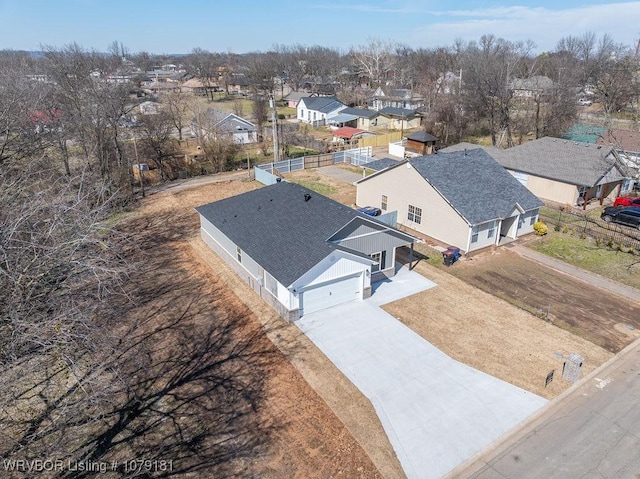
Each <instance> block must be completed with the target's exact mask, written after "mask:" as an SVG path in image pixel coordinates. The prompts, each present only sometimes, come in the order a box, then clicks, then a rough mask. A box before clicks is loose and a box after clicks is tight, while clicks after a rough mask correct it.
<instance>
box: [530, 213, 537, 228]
mask: <svg viewBox="0 0 640 479" xmlns="http://www.w3.org/2000/svg"><path fill="white" fill-rule="evenodd" d="M537 220H538V215H533V216H532V217H531V219H530V220H529V226H533V224H534V223H535V222H536V221H537Z"/></svg>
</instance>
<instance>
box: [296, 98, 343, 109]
mask: <svg viewBox="0 0 640 479" xmlns="http://www.w3.org/2000/svg"><path fill="white" fill-rule="evenodd" d="M300 101H302V102H304V105H305V106H306V107H307V108H308V109H309V110H315V111H319V112H322V113H330V112H332V111H334V110H337V109H338V108H340V107H343V106H346V105H345V104H344V103H341V102H340V101H338V100H337V99H336V98H335V97H332V96H310V97H306V98H301V99H300Z"/></svg>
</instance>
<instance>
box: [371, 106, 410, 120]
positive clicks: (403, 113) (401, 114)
mask: <svg viewBox="0 0 640 479" xmlns="http://www.w3.org/2000/svg"><path fill="white" fill-rule="evenodd" d="M379 113H380V114H381V115H384V116H393V117H397V118H413V117H414V116H416V111H415V110H409V109H407V108H395V107H392V106H386V107H384V108H383V109H382V110H380V111H379Z"/></svg>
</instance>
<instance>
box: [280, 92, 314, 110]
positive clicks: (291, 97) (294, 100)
mask: <svg viewBox="0 0 640 479" xmlns="http://www.w3.org/2000/svg"><path fill="white" fill-rule="evenodd" d="M310 96H314V95H311V94H309V93H307V92H306V91H292V92H291V93H289V94H288V95H287V96H285V97H284V101H286V102H287V106H288V107H289V108H298V103H299V102H300V100H301V99H302V98H308V97H310Z"/></svg>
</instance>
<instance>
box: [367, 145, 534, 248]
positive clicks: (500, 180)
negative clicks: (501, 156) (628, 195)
mask: <svg viewBox="0 0 640 479" xmlns="http://www.w3.org/2000/svg"><path fill="white" fill-rule="evenodd" d="M356 186H357V193H356V194H357V198H356V203H357V204H358V205H361V206H362V205H368V206H377V207H380V208H381V209H382V210H383V212H386V211H397V217H398V223H399V224H402V225H403V226H405V227H408V228H411V229H413V230H415V231H418V232H420V233H422V234H425V235H427V236H429V237H431V238H434V239H436V240H438V241H440V242H442V243H444V244H447V245H452V246H456V247H458V248H460V249H461V250H463V251H465V252H469V251H475V250H478V249H481V248H485V247H488V246H498V245H500V244H503V243H504V242H505V241H508V240H513V239H516V238H519V237H520V236H522V235H525V234H529V233H531V232H533V224H534V223H535V222H536V221H537V219H538V210H539V208H540V207H541V206H542V205H543V203H542V201H540V200H539V199H538V198H536V197H535V195H533V194H532V193H531V192H530V191H529V190H527V189H526V188H525V187H524V186H523V185H522V184H520V183H519V182H518V181H517V180H516V179H515V178H513V176H511V175H510V174H509V173H508V172H507V171H506V170H505V169H504V168H502V167H501V166H500V165H499V164H498V163H497V162H496V161H495V160H494V159H493V158H491V156H489V155H488V154H487V153H486V152H485V151H484V150H482V149H480V148H476V149H474V150H470V151H459V152H453V153H438V154H436V155H428V156H420V157H416V158H409V159H407V160H403V161H400V162H398V163H397V164H393V163H391V166H390V167H386V168H385V169H383V170H381V171H378V172H377V173H374V174H372V175H370V176H367V177H366V178H363V179H361V180H359V181H358V182H357V184H356Z"/></svg>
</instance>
